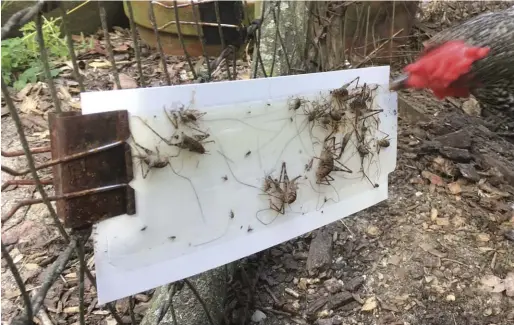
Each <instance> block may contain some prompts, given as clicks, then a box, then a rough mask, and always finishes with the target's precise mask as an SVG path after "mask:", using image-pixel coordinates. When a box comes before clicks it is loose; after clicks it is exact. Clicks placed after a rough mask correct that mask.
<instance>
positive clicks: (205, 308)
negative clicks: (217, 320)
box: [184, 279, 214, 325]
mask: <svg viewBox="0 0 514 325" xmlns="http://www.w3.org/2000/svg"><path fill="white" fill-rule="evenodd" d="M184 283H185V284H186V285H187V286H188V287H189V289H191V291H192V292H193V294H194V295H195V297H196V299H197V300H198V302H199V303H200V304H201V305H202V307H203V310H204V312H205V315H207V319H208V320H209V323H210V324H211V325H214V320H213V319H212V316H211V313H210V312H209V308H207V304H206V303H205V301H204V300H203V299H202V297H201V296H200V293H199V292H198V290H196V287H195V286H194V285H193V284H192V283H191V281H189V279H184Z"/></svg>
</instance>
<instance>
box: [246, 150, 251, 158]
mask: <svg viewBox="0 0 514 325" xmlns="http://www.w3.org/2000/svg"><path fill="white" fill-rule="evenodd" d="M251 154H252V152H251V151H250V150H248V152H247V153H245V158H248V157H250V155H251Z"/></svg>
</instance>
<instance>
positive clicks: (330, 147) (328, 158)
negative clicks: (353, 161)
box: [315, 134, 352, 185]
mask: <svg viewBox="0 0 514 325" xmlns="http://www.w3.org/2000/svg"><path fill="white" fill-rule="evenodd" d="M350 135H351V134H350ZM349 140H350V137H349V136H348V134H347V135H345V136H344V137H343V141H342V142H341V144H340V145H339V147H337V146H336V139H335V137H334V136H331V135H329V136H328V137H327V138H326V139H325V141H324V144H323V150H322V151H321V155H320V157H319V158H318V157H315V158H317V159H319V164H318V168H317V169H316V184H323V185H330V182H331V181H333V180H334V178H333V177H332V176H330V173H331V172H334V171H335V172H345V173H352V171H351V170H350V169H349V168H348V167H346V166H345V165H343V164H342V163H341V162H340V161H339V159H340V158H341V156H342V155H343V152H344V148H345V147H346V145H347V143H348V141H349Z"/></svg>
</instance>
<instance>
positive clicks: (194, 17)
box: [191, 0, 212, 81]
mask: <svg viewBox="0 0 514 325" xmlns="http://www.w3.org/2000/svg"><path fill="white" fill-rule="evenodd" d="M191 8H192V9H193V19H194V20H195V24H196V33H197V34H198V38H199V41H200V45H201V46H202V53H203V57H204V58H205V62H206V63H207V74H208V75H209V77H208V78H207V81H210V80H211V77H212V75H211V64H210V62H209V56H208V55H207V51H206V50H205V44H204V40H203V38H202V30H201V28H200V24H199V23H198V17H197V15H196V10H195V7H194V2H193V0H191Z"/></svg>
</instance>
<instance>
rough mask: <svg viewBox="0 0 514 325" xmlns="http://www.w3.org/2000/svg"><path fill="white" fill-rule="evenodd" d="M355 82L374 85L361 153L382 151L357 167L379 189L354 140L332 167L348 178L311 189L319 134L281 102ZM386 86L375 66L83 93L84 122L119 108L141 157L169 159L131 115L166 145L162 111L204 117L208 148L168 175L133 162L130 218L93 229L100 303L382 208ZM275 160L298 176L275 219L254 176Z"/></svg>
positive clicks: (389, 127) (389, 102) (386, 168)
mask: <svg viewBox="0 0 514 325" xmlns="http://www.w3.org/2000/svg"><path fill="white" fill-rule="evenodd" d="M356 77H359V78H360V79H359V85H362V84H363V83H366V84H368V85H370V86H373V85H375V87H376V86H378V87H377V89H376V91H375V97H374V99H373V107H372V109H383V112H382V113H380V114H377V115H376V116H375V117H374V118H373V119H374V120H376V121H378V120H379V121H380V122H379V126H378V131H377V129H376V128H375V131H374V133H375V136H374V137H373V138H372V139H371V140H369V143H370V145H371V146H373V145H376V140H377V139H383V138H386V137H388V139H389V140H390V143H391V145H390V146H389V147H388V148H382V149H381V150H380V152H379V153H376V154H373V155H369V157H370V158H369V159H365V161H364V164H363V166H364V165H365V167H364V170H366V171H367V173H366V174H367V175H368V177H369V178H370V180H371V182H374V183H377V184H378V185H379V187H377V188H374V187H373V186H372V185H371V183H370V181H368V180H367V179H366V178H365V177H364V176H363V174H362V173H361V172H359V170H360V169H361V158H360V155H359V154H358V153H357V152H356V150H357V149H356V139H355V137H354V136H352V138H351V140H350V143H349V144H348V145H347V147H346V149H345V151H344V154H343V156H342V158H341V162H343V163H344V164H345V165H346V166H347V167H349V168H350V169H352V170H353V171H354V172H353V173H352V174H347V173H341V172H332V173H331V174H330V175H331V176H332V177H333V178H334V181H332V182H331V186H327V185H317V184H316V176H315V173H316V168H317V164H318V160H316V159H315V160H314V164H313V166H312V168H311V170H310V171H309V172H306V171H305V170H306V165H307V164H309V162H310V161H311V159H312V157H319V155H320V151H321V143H322V142H323V139H324V137H325V136H326V135H327V134H326V133H323V130H322V129H321V128H317V127H315V128H311V127H310V125H309V124H308V122H307V116H306V115H305V114H304V113H303V108H300V109H298V111H296V112H295V111H294V110H290V109H289V108H290V104H291V99H292V98H295V97H297V96H299V97H300V98H302V99H303V100H309V99H314V98H319V96H329V91H330V90H332V89H335V88H339V87H341V86H342V85H343V84H345V83H347V82H350V81H351V80H353V79H355V78H356ZM388 84H389V67H387V66H385V67H373V68H365V69H355V70H341V71H333V72H325V73H315V74H305V75H296V76H285V77H273V78H262V79H254V80H241V81H226V82H217V83H207V84H191V85H181V86H171V87H155V88H146V89H126V90H115V91H101V92H88V93H82V94H81V100H82V112H83V113H84V114H91V113H98V112H105V111H113V110H128V112H129V118H130V122H129V123H130V129H131V133H132V135H133V137H134V138H135V140H136V141H137V143H139V144H140V145H142V146H144V147H146V148H148V149H151V150H154V149H155V148H156V147H157V148H158V150H159V153H160V154H161V155H162V156H171V155H177V150H178V149H177V148H176V147H173V146H168V145H167V144H166V143H164V142H163V141H162V140H160V139H159V138H158V137H157V136H156V135H155V134H154V133H152V131H151V130H149V129H148V128H147V127H146V126H145V125H144V124H143V123H142V122H141V121H140V120H139V119H137V118H135V116H139V117H141V118H142V119H144V120H145V121H147V123H148V124H149V125H150V126H151V127H152V128H153V129H154V130H155V131H156V132H158V133H159V134H160V135H161V136H162V137H164V138H166V139H170V138H171V137H172V136H173V135H174V129H173V127H172V124H171V123H170V121H169V120H168V118H167V117H166V115H165V113H164V108H167V109H173V108H179V107H181V106H184V107H186V108H191V109H198V110H201V111H203V112H206V114H205V115H204V116H203V117H202V119H201V122H200V125H201V128H202V129H203V130H206V131H207V132H208V133H209V134H210V136H211V138H210V139H209V140H214V142H213V143H206V144H205V145H204V146H205V149H206V150H207V151H208V153H207V154H204V155H200V154H197V153H191V152H188V151H187V150H181V151H180V154H179V155H178V157H175V158H171V159H170V162H171V165H172V166H173V168H169V167H167V168H163V169H151V170H150V171H149V173H148V175H147V177H146V178H145V179H143V177H142V172H141V168H140V165H141V162H140V161H139V160H138V159H137V158H134V180H133V181H132V182H131V184H130V185H131V186H132V187H133V188H134V190H135V193H136V214H135V215H132V216H128V215H122V216H118V217H115V218H111V219H108V220H105V221H102V222H99V223H98V224H97V225H95V229H94V232H93V236H94V241H95V264H96V275H97V284H98V301H99V303H100V304H104V303H107V302H111V301H113V300H116V299H120V298H123V297H126V296H129V295H132V294H135V293H138V292H142V291H145V290H149V289H151V288H154V287H157V286H160V285H163V284H166V283H170V282H173V281H177V280H180V279H183V278H186V277H189V276H193V275H195V274H198V273H201V272H203V271H206V270H209V269H212V268H215V267H218V266H221V265H224V264H226V263H229V262H232V261H234V260H237V259H240V258H243V257H245V256H248V255H251V254H253V253H256V252H259V251H261V250H264V249H266V248H268V247H271V246H274V245H277V244H279V243H282V242H284V241H286V240H289V239H292V238H294V237H297V236H299V235H302V234H304V233H306V232H309V231H312V230H314V229H316V228H319V227H321V226H323V225H326V224H329V223H331V222H334V221H336V220H338V219H340V218H343V217H346V216H349V215H351V214H353V213H355V212H358V211H360V210H362V209H365V208H367V207H369V206H372V205H375V204H377V203H378V202H380V201H382V200H385V199H386V198H387V176H388V174H389V173H390V172H392V171H393V170H394V169H395V166H396V133H397V97H396V94H395V93H390V92H389V90H388ZM352 86H354V84H352ZM352 86H351V87H352ZM351 87H350V88H351ZM371 119H372V118H370V120H371ZM325 132H326V131H325ZM342 132H345V131H344V130H343V131H342ZM354 133H355V132H354ZM316 138H317V139H318V143H316V140H314V139H316ZM249 152H250V153H249ZM221 153H223V155H222V154H221ZM134 154H136V153H135V151H134V150H133V155H134ZM283 161H284V162H286V164H287V174H288V176H289V179H292V178H294V177H296V176H299V175H301V176H302V177H300V178H299V179H298V184H299V189H298V192H297V195H298V196H297V199H296V201H295V202H294V203H293V204H291V205H286V207H285V214H278V213H277V212H276V211H273V210H270V209H269V206H270V203H269V197H267V196H266V195H263V194H262V191H261V190H259V189H258V188H261V187H262V183H263V179H264V176H265V174H270V173H271V174H272V175H273V177H275V178H278V177H279V175H280V170H281V165H282V162H283ZM228 166H230V169H229V167H228ZM145 168H146V167H145ZM145 168H144V169H145ZM225 176H226V178H227V179H226V180H225ZM242 183H245V184H242ZM247 185H251V186H254V187H251V186H247ZM232 216H233V218H231V217H232ZM259 220H260V221H259ZM261 222H263V223H267V225H265V224H263V223H261ZM249 229H250V231H249Z"/></svg>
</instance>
